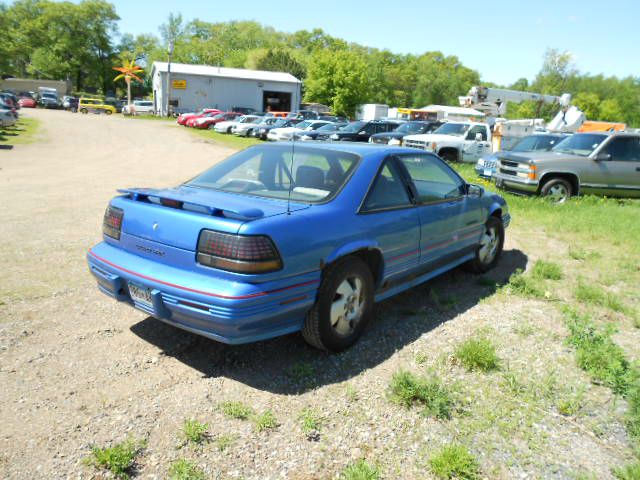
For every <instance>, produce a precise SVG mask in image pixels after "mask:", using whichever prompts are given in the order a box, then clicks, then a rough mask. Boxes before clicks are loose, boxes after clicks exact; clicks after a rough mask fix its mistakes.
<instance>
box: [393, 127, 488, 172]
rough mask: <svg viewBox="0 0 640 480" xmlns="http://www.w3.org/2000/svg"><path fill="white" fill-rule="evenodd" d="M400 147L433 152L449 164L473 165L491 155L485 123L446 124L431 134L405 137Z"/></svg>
mask: <svg viewBox="0 0 640 480" xmlns="http://www.w3.org/2000/svg"><path fill="white" fill-rule="evenodd" d="M402 145H403V146H405V147H410V148H419V149H421V150H426V151H428V152H433V153H435V154H437V155H438V156H439V157H440V158H443V159H444V160H448V161H450V162H469V163H475V162H476V161H477V160H478V159H479V158H480V157H482V156H483V155H485V154H487V153H491V129H490V128H489V125H488V124H486V123H475V122H447V123H445V124H444V125H441V126H440V127H439V128H438V129H437V130H434V131H433V132H432V133H424V134H421V135H407V136H406V137H404V138H403V140H402Z"/></svg>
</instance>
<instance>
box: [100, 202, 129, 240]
mask: <svg viewBox="0 0 640 480" xmlns="http://www.w3.org/2000/svg"><path fill="white" fill-rule="evenodd" d="M123 217H124V211H123V210H122V209H121V208H117V207H112V206H111V205H109V206H108V207H107V210H106V211H105V212H104V220H103V222H102V232H103V233H104V234H105V235H108V236H110V237H111V238H115V239H116V240H120V231H121V229H122V218H123Z"/></svg>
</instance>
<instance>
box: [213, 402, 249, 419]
mask: <svg viewBox="0 0 640 480" xmlns="http://www.w3.org/2000/svg"><path fill="white" fill-rule="evenodd" d="M220 409H221V410H222V413H224V414H225V415H226V416H227V417H229V418H235V419H237V420H247V419H249V417H250V416H251V415H253V409H252V408H251V407H250V406H248V405H245V404H244V403H242V402H233V401H227V402H222V403H221V404H220Z"/></svg>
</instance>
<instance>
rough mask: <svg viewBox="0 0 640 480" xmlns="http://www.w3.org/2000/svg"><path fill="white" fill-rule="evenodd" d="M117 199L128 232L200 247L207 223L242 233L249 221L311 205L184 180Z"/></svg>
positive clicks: (130, 192) (135, 190)
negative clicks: (189, 184) (174, 185)
mask: <svg viewBox="0 0 640 480" xmlns="http://www.w3.org/2000/svg"><path fill="white" fill-rule="evenodd" d="M119 192H120V193H123V194H125V195H124V196H122V197H117V198H115V199H114V200H113V201H112V205H113V206H116V207H119V208H122V209H123V210H124V219H123V222H122V232H123V233H125V234H127V235H133V236H136V237H140V238H143V239H146V240H149V241H152V242H157V243H160V244H164V245H169V246H172V247H177V248H180V249H184V250H190V251H195V250H196V245H197V242H198V237H199V235H200V232H201V230H202V229H210V230H216V231H220V232H225V233H237V232H238V229H239V228H240V226H241V225H242V224H243V223H245V222H252V221H258V220H260V219H262V218H267V217H271V216H274V215H281V214H284V213H287V211H296V210H301V209H304V208H307V207H308V205H305V204H300V203H291V204H290V205H289V206H287V201H286V200H274V199H267V198H260V197H252V196H249V195H241V194H232V193H227V192H220V191H215V190H209V189H203V188H194V187H187V186H181V187H177V188H169V189H151V188H129V189H124V190H119Z"/></svg>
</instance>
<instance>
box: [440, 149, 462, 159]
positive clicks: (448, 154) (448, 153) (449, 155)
mask: <svg viewBox="0 0 640 480" xmlns="http://www.w3.org/2000/svg"><path fill="white" fill-rule="evenodd" d="M440 158H442V159H443V160H446V161H447V162H457V161H458V154H457V153H456V152H455V151H454V150H444V151H442V152H440Z"/></svg>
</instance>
